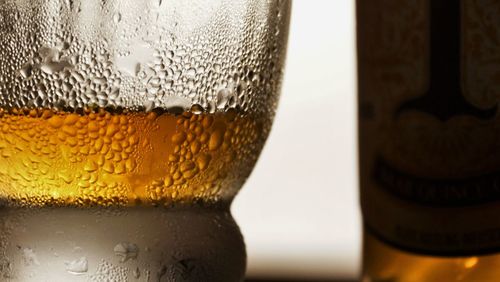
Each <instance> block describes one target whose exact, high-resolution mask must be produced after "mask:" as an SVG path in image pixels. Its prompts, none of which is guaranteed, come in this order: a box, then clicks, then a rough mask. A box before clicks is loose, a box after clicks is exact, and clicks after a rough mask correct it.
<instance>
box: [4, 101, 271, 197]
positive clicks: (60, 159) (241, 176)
mask: <svg viewBox="0 0 500 282" xmlns="http://www.w3.org/2000/svg"><path fill="white" fill-rule="evenodd" d="M266 121H267V119H265V118H261V119H258V118H255V117H254V116H251V115H248V114H244V113H238V112H237V111H230V112H226V113H216V114H193V113H190V112H186V113H184V114H182V115H173V114H169V113H154V112H149V113H144V112H124V113H113V112H110V111H106V110H103V109H99V110H95V111H86V112H85V113H80V114H77V113H67V112H54V111H50V110H30V111H10V112H6V111H4V112H0V199H1V200H3V201H6V202H7V203H14V204H21V205H30V206H31V205H33V206H45V205H52V204H55V205H76V206H79V205H83V206H87V205H94V204H96V205H101V206H106V205H136V204H139V203H141V204H164V205H170V204H173V203H192V202H195V201H201V202H217V201H218V202H224V201H230V199H231V198H232V197H233V196H234V195H235V194H236V192H237V190H238V189H239V188H240V187H241V185H242V184H243V182H244V181H245V179H246V177H247V176H248V174H249V173H250V171H251V169H252V167H253V165H254V163H255V161H256V159H257V157H258V154H259V153H260V150H261V148H262V146H263V143H264V141H265V138H266V136H267V131H268V123H267V122H266Z"/></svg>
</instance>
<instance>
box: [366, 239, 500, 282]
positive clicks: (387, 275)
mask: <svg viewBox="0 0 500 282" xmlns="http://www.w3.org/2000/svg"><path fill="white" fill-rule="evenodd" d="M370 281H373V282H453V281H463V282H490V281H491V282H495V281H500V255H498V254H497V255H495V254H493V255H483V256H469V257H436V256H429V255H421V254H413V253H409V252H405V251H402V250H399V249H397V248H395V247H392V246H389V245H387V244H385V243H383V242H380V241H379V240H378V239H376V238H375V237H373V236H372V235H370V234H369V233H367V232H365V233H364V235H363V278H362V282H370Z"/></svg>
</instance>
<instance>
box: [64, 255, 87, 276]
mask: <svg viewBox="0 0 500 282" xmlns="http://www.w3.org/2000/svg"><path fill="white" fill-rule="evenodd" d="M88 270H89V263H88V260H87V258H86V257H81V258H79V259H77V260H74V261H70V262H66V271H67V272H68V273H70V274H73V275H83V274H85V273H86V272H87V271H88Z"/></svg>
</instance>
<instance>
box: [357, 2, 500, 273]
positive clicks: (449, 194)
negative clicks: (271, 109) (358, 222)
mask: <svg viewBox="0 0 500 282" xmlns="http://www.w3.org/2000/svg"><path fill="white" fill-rule="evenodd" d="M499 11H500V2H498V1H465V0H462V1H457V0H417V1H395V0H376V1H372V0H358V1H357V32H358V63H359V96H358V98H359V146H360V184H361V191H360V192H361V193H360V194H361V206H362V212H363V221H364V236H363V237H364V250H363V281H398V282H406V281H408V282H409V281H412V282H413V281H425V282H433V281H436V282H437V281H497V280H498V276H499V275H500V272H499V269H500V268H499V266H500V255H498V253H499V252H500V221H499V220H498V215H499V213H500V186H499V183H500V147H499V145H498V144H499V140H500V139H499V137H500V134H499V129H500V116H499V114H498V106H497V104H498V100H499V97H500V96H499V95H500V92H499V89H500V88H499V87H498V85H499V81H500V80H499V77H500V61H499V60H498V54H499V53H500V43H499V41H498V35H499V34H500V25H499V24H498V18H499V17H500V12H499Z"/></svg>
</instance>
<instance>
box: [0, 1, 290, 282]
mask: <svg viewBox="0 0 500 282" xmlns="http://www.w3.org/2000/svg"><path fill="white" fill-rule="evenodd" d="M289 12H290V1H279V0H276V1H244V0H241V1H210V2H207V1H196V0H195V1H180V0H179V1H162V0H156V1H118V0H110V1H98V0H85V1H83V0H81V1H72V0H66V1H42V0H29V1H27V0H11V1H2V2H1V3H0V23H1V24H0V200H1V202H2V206H1V208H0V214H1V215H0V236H1V241H0V277H1V278H2V281H241V280H242V279H243V276H244V270H245V263H246V262H245V247H244V243H243V239H242V236H241V233H240V231H239V229H238V227H237V225H236V223H235V222H234V220H233V219H232V217H231V215H230V213H229V209H228V208H229V206H230V204H231V201H232V199H233V198H234V196H235V194H236V193H237V192H238V190H239V189H240V188H241V186H242V185H243V183H244V182H245V180H246V178H247V177H248V175H249V174H250V172H251V170H252V168H253V166H254V164H255V162H256V160H257V158H258V156H259V154H260V151H261V149H262V147H263V145H264V142H265V140H266V138H267V135H268V133H269V131H270V129H271V123H272V119H273V117H274V113H275V109H276V106H277V102H278V98H279V90H280V86H281V77H282V70H283V63H284V57H285V53H286V39H287V36H288V22H289Z"/></svg>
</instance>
